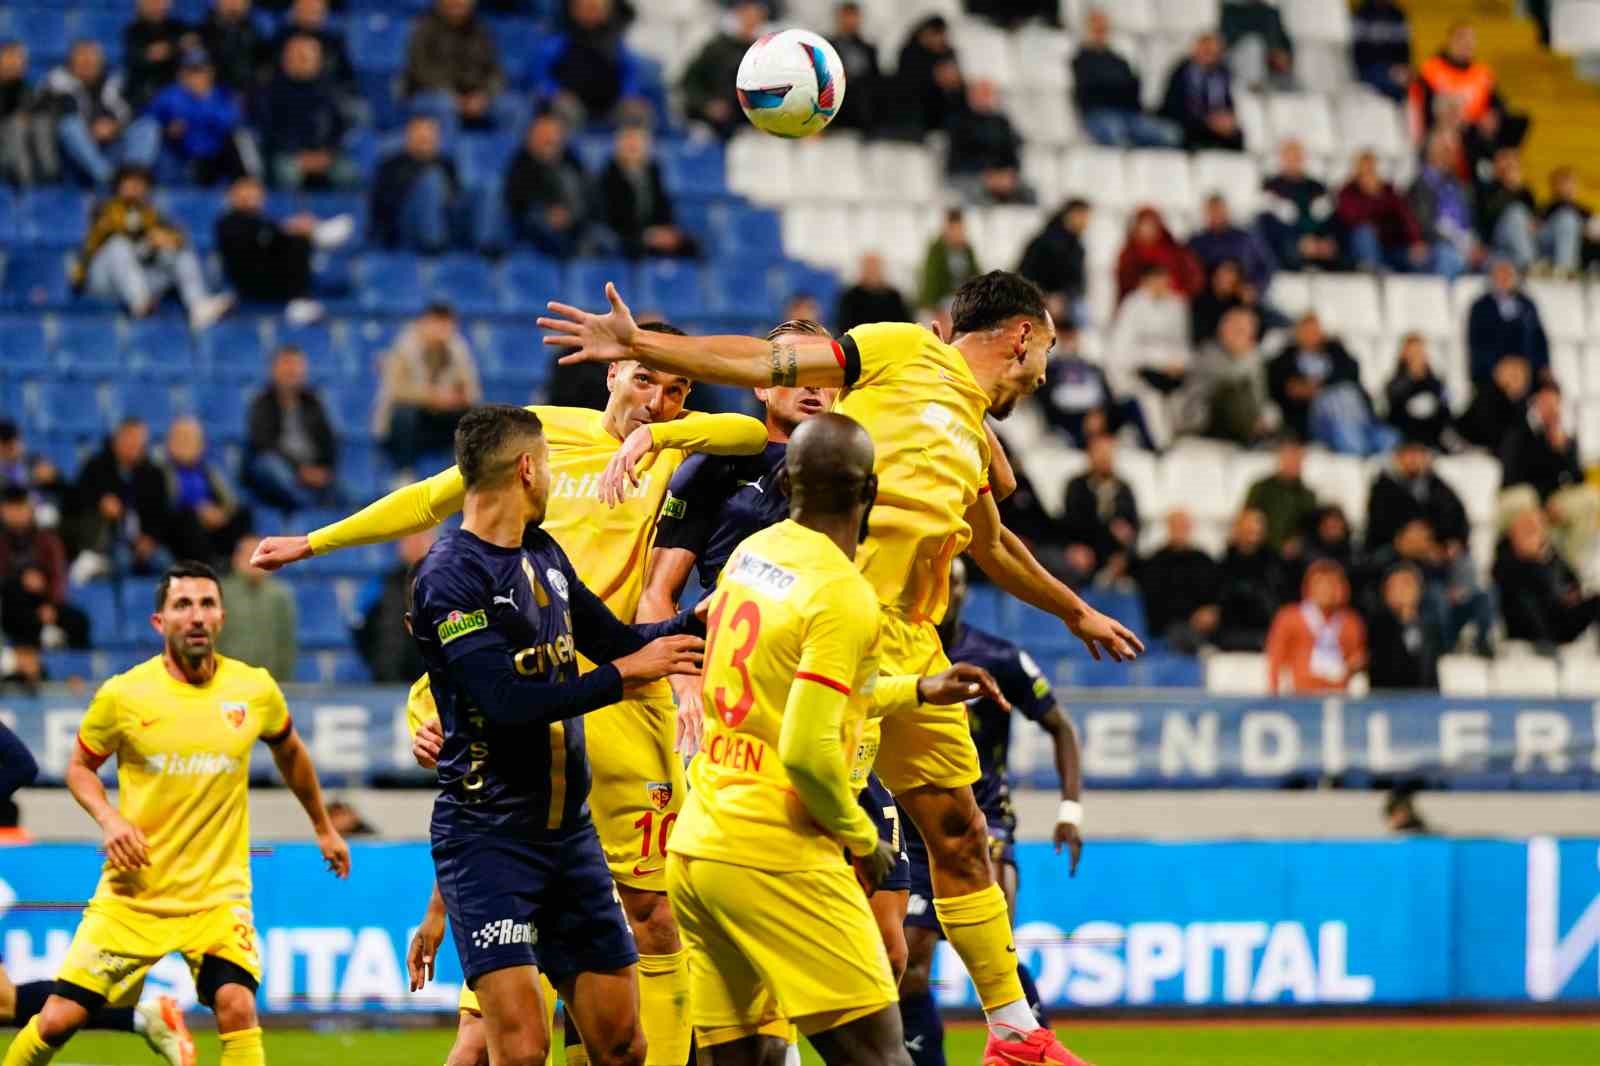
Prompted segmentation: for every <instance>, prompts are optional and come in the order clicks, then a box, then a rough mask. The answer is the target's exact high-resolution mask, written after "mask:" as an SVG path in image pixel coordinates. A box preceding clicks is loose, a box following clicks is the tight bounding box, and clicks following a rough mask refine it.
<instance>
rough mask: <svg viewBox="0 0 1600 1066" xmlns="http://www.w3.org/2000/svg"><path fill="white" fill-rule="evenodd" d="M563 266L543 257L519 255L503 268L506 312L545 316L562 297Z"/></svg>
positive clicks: (504, 307) (503, 295)
mask: <svg viewBox="0 0 1600 1066" xmlns="http://www.w3.org/2000/svg"><path fill="white" fill-rule="evenodd" d="M563 291H564V290H563V289H562V278H561V264H560V263H559V262H557V261H556V260H554V259H546V258H545V257H544V256H542V255H532V254H529V253H525V252H524V253H518V254H516V255H512V256H509V257H507V259H506V261H505V263H504V264H503V265H502V266H501V268H500V307H501V310H504V311H526V312H533V313H537V314H543V313H544V305H545V304H546V303H548V302H549V301H550V300H552V299H555V298H557V297H559V296H561V295H562V293H563Z"/></svg>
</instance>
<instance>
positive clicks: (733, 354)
mask: <svg viewBox="0 0 1600 1066" xmlns="http://www.w3.org/2000/svg"><path fill="white" fill-rule="evenodd" d="M606 299H607V300H608V301H609V302H610V304H611V309H610V310H609V311H608V312H607V313H605V314H600V315H597V314H591V313H590V312H588V311H583V310H580V309H579V308H576V307H572V306H570V305H568V304H564V303H556V302H554V301H552V302H551V303H550V304H549V309H550V314H549V315H547V316H545V317H543V318H540V319H539V325H540V326H541V327H542V328H543V329H545V330H547V331H549V334H550V335H549V336H547V337H545V339H544V343H546V344H548V345H551V346H553V347H556V348H563V349H566V350H567V351H568V353H569V354H567V355H565V356H563V357H562V358H561V362H562V363H563V364H569V363H620V362H623V361H625V360H629V359H637V360H638V361H639V362H641V363H643V364H645V365H646V366H648V367H651V368H652V369H655V370H660V371H663V372H665V373H668V374H680V375H682V376H684V377H687V378H690V379H692V380H694V381H703V382H707V383H708V384H712V385H738V386H742V387H744V388H748V389H755V388H768V387H773V386H795V385H820V386H824V387H828V388H838V387H841V386H843V385H844V384H845V383H846V382H845V358H844V355H843V353H842V350H841V349H840V348H839V346H838V345H837V344H835V343H834V342H833V341H832V340H830V339H828V338H826V337H809V336H807V337H796V336H784V337H779V338H778V339H777V340H772V341H767V340H761V339H759V338H756V337H734V336H725V337H674V336H672V335H670V334H666V333H656V332H654V331H651V330H641V329H639V328H638V326H637V325H635V323H634V321H633V312H631V311H630V310H629V309H628V305H627V304H625V303H623V302H622V297H621V296H620V295H618V293H617V287H616V286H615V285H613V284H612V283H610V282H607V283H606Z"/></svg>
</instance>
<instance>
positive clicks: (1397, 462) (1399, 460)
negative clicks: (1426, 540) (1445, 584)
mask: <svg viewBox="0 0 1600 1066" xmlns="http://www.w3.org/2000/svg"><path fill="white" fill-rule="evenodd" d="M1416 520H1421V521H1423V522H1425V523H1427V525H1428V528H1429V530H1430V531H1431V532H1432V533H1433V535H1434V538H1435V539H1436V540H1438V542H1439V544H1440V546H1441V547H1443V548H1444V549H1445V550H1446V551H1447V552H1449V553H1450V556H1451V558H1457V557H1460V556H1464V555H1466V554H1467V537H1468V534H1469V533H1470V532H1471V527H1470V526H1469V525H1468V523H1467V511H1466V508H1465V507H1463V506H1462V504H1461V498H1460V497H1459V496H1457V495H1456V494H1455V490H1453V489H1452V488H1451V487H1450V486H1449V484H1448V483H1447V482H1445V481H1444V479H1443V478H1441V477H1439V475H1438V474H1436V473H1435V472H1434V470H1433V452H1432V450H1431V449H1430V448H1429V446H1428V443H1427V442H1426V441H1425V440H1421V439H1418V438H1411V439H1408V440H1404V441H1402V442H1401V443H1400V446H1399V447H1398V448H1396V449H1395V450H1394V454H1393V456H1392V457H1391V460H1390V462H1389V463H1388V464H1387V465H1386V466H1385V467H1384V468H1383V470H1382V471H1380V472H1379V474H1378V476H1377V478H1376V479H1375V480H1374V481H1373V483H1372V491H1371V494H1370V495H1369V496H1368V497H1367V550H1368V551H1369V552H1371V551H1376V550H1377V549H1379V548H1381V547H1383V546H1384V545H1386V544H1389V543H1391V542H1392V541H1393V540H1394V537H1395V534H1396V533H1398V532H1399V531H1400V529H1401V527H1403V526H1405V525H1406V524H1407V523H1410V522H1412V521H1416Z"/></svg>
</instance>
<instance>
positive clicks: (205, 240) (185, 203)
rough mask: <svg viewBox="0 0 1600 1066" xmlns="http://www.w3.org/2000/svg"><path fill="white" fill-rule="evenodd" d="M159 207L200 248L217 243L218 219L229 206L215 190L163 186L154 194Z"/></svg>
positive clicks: (204, 248) (205, 249) (206, 248)
mask: <svg viewBox="0 0 1600 1066" xmlns="http://www.w3.org/2000/svg"><path fill="white" fill-rule="evenodd" d="M155 201H156V209H157V210H159V211H161V212H163V213H164V214H166V215H168V216H169V217H170V218H171V219H172V221H174V222H176V223H177V224H178V228H179V229H181V230H183V231H184V232H185V233H186V234H188V236H189V241H190V242H191V243H192V244H193V245H194V246H195V247H196V248H198V249H200V250H201V251H207V250H208V249H210V248H211V247H213V245H214V244H215V242H216V226H217V219H218V218H219V217H220V216H221V215H222V213H223V211H224V210H226V208H227V205H226V204H225V203H224V202H223V201H222V198H221V197H220V196H218V195H217V190H215V189H183V188H178V189H164V190H160V191H158V192H157V193H156V195H155Z"/></svg>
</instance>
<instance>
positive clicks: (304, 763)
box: [271, 729, 330, 833]
mask: <svg viewBox="0 0 1600 1066" xmlns="http://www.w3.org/2000/svg"><path fill="white" fill-rule="evenodd" d="M271 747H272V761H273V762H274V763H276V764H277V766H278V773H279V774H280V775H282V777H283V783H284V784H285V785H287V786H289V791H290V792H293V793H294V798H295V799H297V800H299V801H300V806H301V808H302V809H304V811H305V812H306V817H307V818H309V819H310V820H311V828H312V829H313V830H314V831H315V832H318V833H322V832H325V831H326V830H328V829H329V828H330V826H329V823H328V810H327V808H326V807H324V806H323V805H322V784H321V782H319V781H318V780H317V768H316V766H314V765H313V764H312V762H311V752H310V751H308V750H307V749H306V745H305V741H303V740H301V739H300V734H299V733H297V732H295V731H294V730H293V729H290V731H289V735H288V736H287V737H285V738H284V739H283V740H281V741H279V742H278V743H276V744H274V745H272V746H271Z"/></svg>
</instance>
